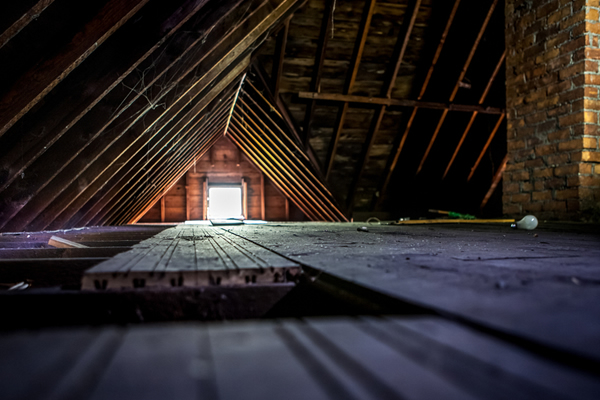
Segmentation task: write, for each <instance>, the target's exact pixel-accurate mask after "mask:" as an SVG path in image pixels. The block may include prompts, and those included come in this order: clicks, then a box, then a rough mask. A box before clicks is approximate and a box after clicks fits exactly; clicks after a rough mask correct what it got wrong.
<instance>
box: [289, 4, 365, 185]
mask: <svg viewBox="0 0 600 400" xmlns="http://www.w3.org/2000/svg"><path fill="white" fill-rule="evenodd" d="M374 11H375V0H366V1H365V8H364V9H363V13H362V18H361V20H360V25H359V27H358V32H359V33H358V35H357V36H356V42H355V43H354V49H353V51H352V58H351V59H350V69H349V70H348V75H347V76H346V82H345V84H344V95H349V94H350V93H351V91H352V88H353V87H354V82H356V76H357V75H358V67H359V65H360V60H361V59H362V54H363V51H364V49H365V43H366V42H367V36H368V35H369V27H370V26H371V19H372V18H373V12H374ZM318 93H319V92H317V94H318ZM301 97H302V96H301ZM312 98H313V99H316V98H315V97H314V96H313V97H312ZM348 106H349V105H348V102H347V101H346V102H344V105H343V106H342V108H340V110H339V112H338V115H337V119H336V122H335V126H334V129H333V136H332V138H331V141H330V142H329V149H328V151H327V158H326V159H325V166H326V167H325V180H328V179H329V174H330V173H331V169H332V168H333V161H334V159H335V154H336V152H337V147H338V144H339V141H340V137H341V136H342V129H343V128H344V122H345V120H346V113H347V112H348Z"/></svg>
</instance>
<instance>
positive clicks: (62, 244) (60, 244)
mask: <svg viewBox="0 0 600 400" xmlns="http://www.w3.org/2000/svg"><path fill="white" fill-rule="evenodd" d="M48 245H50V246H52V247H56V248H64V249H72V248H77V249H85V248H88V246H86V245H83V244H80V243H77V242H73V241H71V240H68V239H64V238H61V237H58V236H54V235H52V236H51V237H50V240H48Z"/></svg>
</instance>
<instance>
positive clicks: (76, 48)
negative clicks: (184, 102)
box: [0, 0, 148, 136]
mask: <svg viewBox="0 0 600 400" xmlns="http://www.w3.org/2000/svg"><path fill="white" fill-rule="evenodd" d="M147 2H148V0H111V1H109V2H108V3H107V4H106V5H105V6H104V7H103V8H102V9H101V10H100V12H99V13H98V14H96V16H95V17H94V18H93V19H92V20H91V21H90V22H88V23H87V24H86V26H85V27H84V28H83V30H82V31H81V32H83V33H81V34H79V33H78V34H76V35H75V36H74V37H73V38H72V39H71V41H70V42H69V43H68V44H67V45H65V46H64V47H63V48H61V49H60V50H58V52H57V53H55V54H52V55H51V56H49V57H48V58H46V59H44V60H42V61H41V62H39V63H37V64H36V65H35V66H34V67H32V68H31V69H30V70H28V71H26V72H25V73H24V74H23V75H21V76H20V77H19V78H18V79H17V80H16V81H15V82H14V84H13V85H12V86H11V87H10V89H8V90H7V91H6V92H5V93H2V97H1V98H0V136H2V135H3V134H4V133H5V132H6V131H7V130H8V129H9V128H10V127H11V126H13V125H14V124H15V123H16V122H17V121H18V120H19V119H20V118H21V117H22V116H23V115H25V113H27V111H29V110H30V109H31V108H33V106H35V105H36V104H37V103H38V102H39V101H40V100H41V99H43V98H44V96H46V94H48V92H50V91H51V90H52V89H53V88H54V87H55V86H56V85H58V83H60V82H61V81H62V80H63V79H64V78H65V77H66V76H67V75H69V73H71V71H73V70H74V69H75V68H77V66H79V64H81V63H82V62H83V61H84V60H85V59H86V58H87V57H88V56H89V55H90V54H92V53H93V52H94V51H95V50H96V49H97V48H98V46H100V45H102V43H104V42H105V41H106V39H108V38H109V37H110V36H111V35H112V34H113V33H114V32H115V31H116V30H117V29H119V28H120V27H121V26H122V25H123V24H124V23H125V22H127V20H128V19H129V18H131V17H132V16H133V15H135V14H136V13H137V12H138V11H139V10H140V8H142V7H143V6H144V5H145V4H146V3H147Z"/></svg>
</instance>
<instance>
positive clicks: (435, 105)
mask: <svg viewBox="0 0 600 400" xmlns="http://www.w3.org/2000/svg"><path fill="white" fill-rule="evenodd" d="M298 97H300V98H305V99H315V100H326V101H337V102H345V103H358V104H378V105H385V106H388V107H393V106H397V107H411V108H412V107H415V108H427V109H432V110H449V111H462V112H477V113H480V114H504V113H505V110H504V109H502V108H497V107H487V106H484V105H483V103H482V102H480V103H479V104H476V105H471V104H455V103H439V102H433V101H422V100H407V99H388V98H386V97H367V96H353V95H343V94H337V93H311V92H299V93H298Z"/></svg>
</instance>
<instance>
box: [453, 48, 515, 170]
mask: <svg viewBox="0 0 600 400" xmlns="http://www.w3.org/2000/svg"><path fill="white" fill-rule="evenodd" d="M505 58H506V50H504V52H503V53H502V56H500V60H499V61H498V64H496V68H495V69H494V72H492V76H491V77H490V79H489V80H488V83H487V85H486V87H485V89H484V90H483V94H482V95H481V97H480V98H479V104H483V102H484V101H485V99H486V97H487V95H488V93H489V92H490V89H491V87H492V84H493V83H494V80H495V79H496V76H497V75H498V72H499V71H500V68H501V67H502V65H504V59H505ZM478 113H479V112H478V111H473V114H472V115H471V119H470V120H469V123H468V124H467V127H466V128H465V130H464V132H463V134H462V136H461V138H460V140H459V142H458V144H457V145H456V149H455V150H454V153H453V154H452V158H451V159H450V162H448V166H447V167H446V170H445V171H444V175H443V176H442V179H444V178H445V177H446V175H447V174H448V171H450V167H451V166H452V164H453V163H454V159H455V158H456V156H457V155H458V152H459V151H460V148H461V147H462V144H463V142H464V141H465V139H466V137H467V134H468V133H469V130H471V126H472V125H473V122H475V118H476V117H477V114H478Z"/></svg>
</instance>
